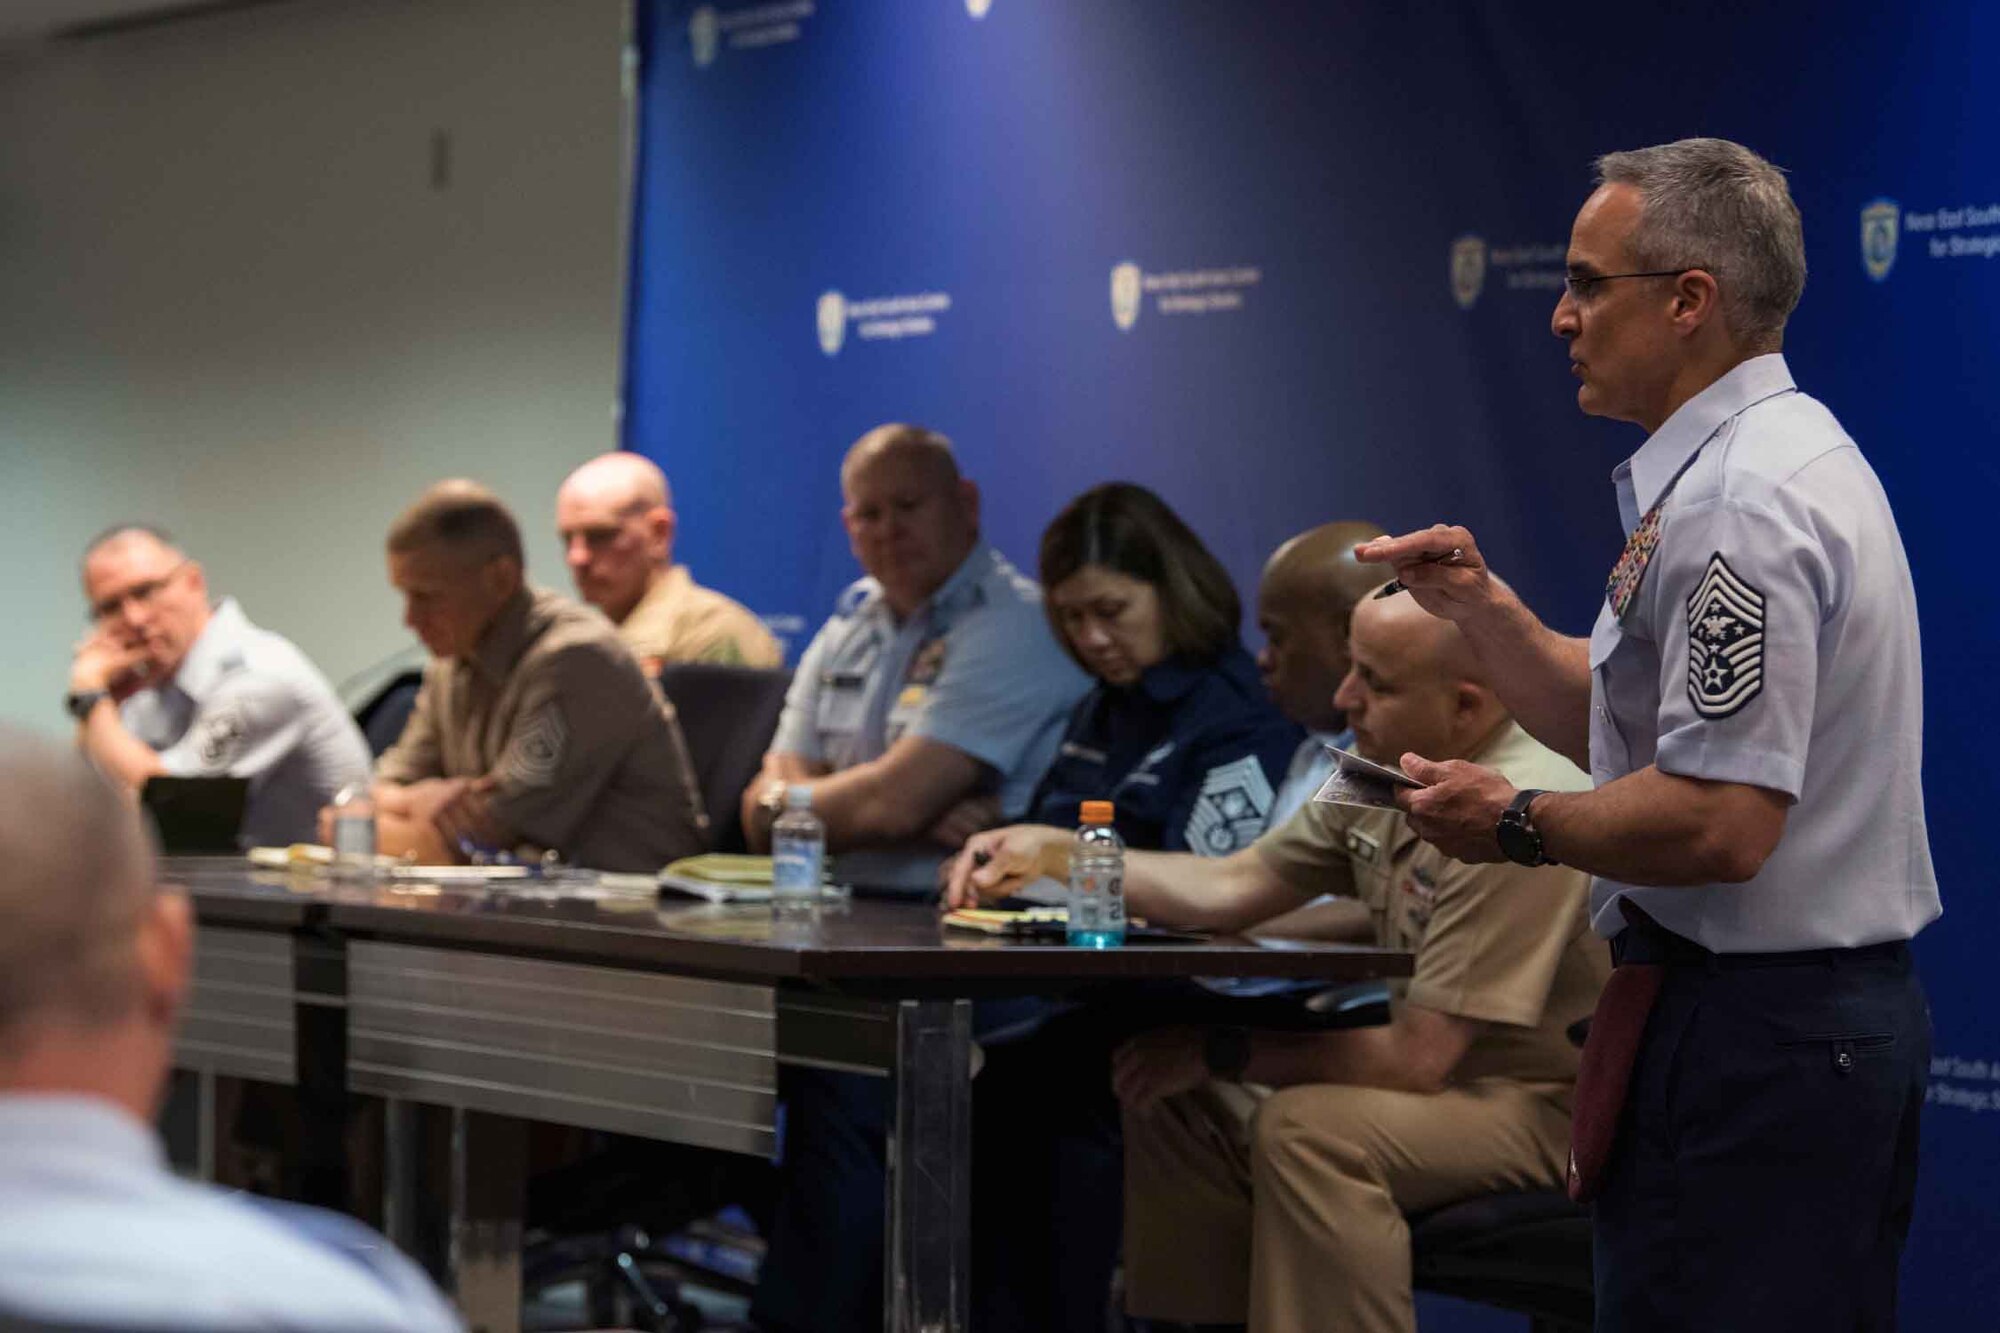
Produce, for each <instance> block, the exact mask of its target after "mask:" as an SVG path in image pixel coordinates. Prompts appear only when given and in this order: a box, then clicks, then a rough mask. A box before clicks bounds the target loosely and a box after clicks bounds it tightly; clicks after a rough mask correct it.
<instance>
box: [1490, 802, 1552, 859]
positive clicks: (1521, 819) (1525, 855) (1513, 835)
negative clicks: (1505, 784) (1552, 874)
mask: <svg viewBox="0 0 2000 1333" xmlns="http://www.w3.org/2000/svg"><path fill="white" fill-rule="evenodd" d="M1546 795H1548V793H1547V792H1545V791H1539V790H1537V789H1535V788H1533V787H1530V788H1528V789H1527V790H1526V791H1521V792H1517V793H1515V795H1514V799H1513V800H1512V801H1510V802H1508V804H1507V808H1506V809H1505V810H1503V811H1501V813H1500V822H1499V823H1498V824H1496V825H1494V827H1493V836H1494V837H1495V838H1497V839H1498V840H1499V842H1500V851H1501V853H1502V854H1503V855H1504V856H1506V858H1507V859H1508V860H1509V861H1512V862H1513V863H1514V864H1516V865H1523V866H1553V865H1561V864H1562V863H1561V862H1560V861H1558V860H1556V859H1555V858H1554V857H1553V856H1550V855H1549V854H1548V852H1546V851H1545V850H1543V848H1542V835H1541V833H1540V832H1539V831H1538V830H1537V829H1536V828H1535V825H1534V822H1533V821H1532V820H1531V819H1530V818H1529V817H1528V807H1529V806H1531V805H1533V804H1534V803H1535V798H1536V797H1537V796H1546Z"/></svg>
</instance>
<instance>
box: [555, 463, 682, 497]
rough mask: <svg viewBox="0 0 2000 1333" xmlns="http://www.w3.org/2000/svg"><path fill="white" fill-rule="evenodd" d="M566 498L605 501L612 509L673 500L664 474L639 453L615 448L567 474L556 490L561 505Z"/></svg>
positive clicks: (656, 464)
mask: <svg viewBox="0 0 2000 1333" xmlns="http://www.w3.org/2000/svg"><path fill="white" fill-rule="evenodd" d="M566 499H578V500H584V501H587V502H589V503H592V504H608V505H609V506H611V507H612V508H614V509H651V508H652V507H653V506H655V505H668V506H671V505H672V504H673V493H672V492H671V491H670V490H669V489H668V487H667V474H666V473H664V472H662V471H660V465H659V464H658V463H655V462H654V461H653V460H652V459H650V458H647V457H645V456H644V455H642V454H635V453H630V452H627V451H625V450H622V449H621V450H618V451H616V452H614V453H608V454H599V455H598V456H597V457H595V458H593V459H591V460H590V461H589V462H588V463H585V464H584V465H583V466H582V467H580V468H578V469H577V470H576V471H574V472H572V473H570V474H569V478H568V479H567V480H566V481H564V482H563V484H562V489H561V490H559V491H557V492H556V504H557V506H558V507H560V506H561V505H562V503H563V501H564V500H566Z"/></svg>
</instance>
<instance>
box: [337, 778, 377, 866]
mask: <svg viewBox="0 0 2000 1333" xmlns="http://www.w3.org/2000/svg"><path fill="white" fill-rule="evenodd" d="M333 870H334V873H335V874H336V875H346V876H352V877H356V878H360V877H365V876H368V875H372V874H374V873H375V793H374V791H373V790H372V789H371V788H370V787H369V785H368V784H367V783H365V782H355V783H350V784H349V785H348V786H345V787H342V788H341V789H340V791H339V792H338V793H337V794H335V796H334V798H333Z"/></svg>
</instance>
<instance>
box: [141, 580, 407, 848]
mask: <svg viewBox="0 0 2000 1333" xmlns="http://www.w3.org/2000/svg"><path fill="white" fill-rule="evenodd" d="M119 717H120V719H121V720H122V721H123V722H124V724H125V727H126V729H127V730H128V731H130V732H131V733H132V734H133V735H134V736H137V737H138V738H139V739H140V740H142V741H144V742H145V743H146V744H148V745H150V746H152V747H153V749H155V750H157V751H158V752H159V755H160V762H161V763H162V764H163V765H164V766H165V768H166V771H167V772H168V773H171V774H174V775H175V776H180V777H220V776H230V777H243V778H249V779H250V799H249V805H248V808H247V809H246V810H245V811H244V815H243V837H244V838H245V839H246V840H247V841H249V842H250V843H252V844H256V845H267V846H283V845H285V844H287V843H293V842H310V841H312V840H313V838H314V830H315V827H316V824H317V820H318V815H319V810H320V807H321V806H324V805H326V804H328V803H330V802H331V801H332V800H333V796H334V793H336V792H337V791H339V790H340V789H341V788H342V787H344V786H346V785H347V784H349V783H351V782H366V781H367V780H368V769H369V756H368V742H367V741H366V740H365V739H363V737H362V735H361V730H360V728H358V727H356V726H355V725H354V719H353V718H352V717H349V716H348V713H347V710H346V709H345V708H344V707H342V706H341V703H340V699H339V697H338V696H336V695H335V694H334V692H333V687H332V686H330V685H328V684H327V682H326V678H325V677H324V676H322V675H321V674H320V673H319V669H318V668H317V667H315V666H314V665H313V664H312V663H311V662H310V661H309V660H307V658H306V655H305V654H304V653H302V652H300V651H299V650H298V649H297V648H296V647H294V646H293V645H292V643H291V641H290V640H289V639H286V638H283V637H281V636H280V635H276V634H273V633H271V632H270V631H269V630H262V629H259V628H257V627H256V626H255V625H253V624H251V623H250V621H249V618H248V617H246V616H245V615H244V614H243V610H242V608H241V607H239V606H237V604H236V602H235V600H234V599H231V598H224V599H223V601H222V602H221V604H219V605H218V606H217V607H216V608H215V611H214V613H213V614H212V615H210V616H209V619H208V624H207V626H206V627H205V628H203V630H202V632H201V634H200V636H199V637H197V638H196V639H195V641H194V643H193V645H192V646H190V647H189V648H188V652H187V657H186V658H185V659H184V660H183V661H182V662H181V666H180V670H178V671H176V672H175V673H174V678H173V679H172V680H170V681H166V682H164V683H163V684H161V685H158V686H156V687H154V688H152V689H148V690H141V691H140V692H139V693H137V694H135V695H133V696H132V697H131V698H129V699H127V700H126V701H125V703H124V704H123V705H122V706H121V707H120V709H119Z"/></svg>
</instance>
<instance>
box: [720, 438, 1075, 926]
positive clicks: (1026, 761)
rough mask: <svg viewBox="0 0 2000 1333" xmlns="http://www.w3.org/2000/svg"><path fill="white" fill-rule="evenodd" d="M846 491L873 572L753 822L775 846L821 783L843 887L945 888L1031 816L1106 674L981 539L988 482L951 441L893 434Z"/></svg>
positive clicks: (791, 723)
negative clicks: (962, 853)
mask: <svg viewBox="0 0 2000 1333" xmlns="http://www.w3.org/2000/svg"><path fill="white" fill-rule="evenodd" d="M840 486H841V493H842V496H843V498H844V499H845V502H846V503H845V506H844V507H843V509H842V510H841V517H842V521H843V522H844V523H845V524H846V526H847V535H848V538H849V540H850V541H851V542H852V543H853V546H854V554H855V558H856V559H858V560H859V561H860V562H861V567H862V568H863V569H864V570H866V571H867V574H868V577H866V578H864V579H862V580H861V581H860V582H858V583H856V584H854V585H853V586H852V587H850V588H849V589H848V590H847V591H846V592H845V593H843V594H841V597H840V601H839V603H838V605H837V607H836V609H835V611H834V614H833V616H832V618H831V619H829V620H828V621H827V622H826V624H825V626H824V627H822V628H821V630H820V632H819V633H818V634H817V635H815V636H814V638H813V641H812V644H811V645H810V646H809V647H808V648H807V649H806V652H805V656H804V657H803V658H802V659H800V661H799V666H798V670H797V672H796V673H795V674H794V676H793V680H792V688H791V692H790V694H789V695H787V696H786V699H785V711H784V715H783V717H782V718H781V719H780V720H779V723H778V731H777V735H776V736H775V738H774V739H773V740H772V742H771V750H770V753H769V754H767V755H766V756H765V757H764V767H763V770H762V772H760V773H759V774H758V776H757V778H756V779H755V780H754V781H752V782H751V784H750V786H749V787H748V789H746V790H745V792H744V794H743V825H744V829H745V831H746V834H747V836H748V839H749V842H750V845H751V847H752V848H753V849H756V850H762V849H763V848H764V847H765V846H766V845H767V844H768V841H769V837H770V828H771V822H772V820H773V818H774V817H775V816H776V815H777V813H778V812H779V810H780V809H781V808H782V804H783V799H784V792H785V788H786V787H787V786H788V785H790V784H796V783H806V784H808V785H810V786H811V788H812V794H813V810H814V811H815V812H816V813H817V814H818V815H819V817H820V818H821V819H823V820H824V821H826V828H827V842H828V845H829V847H830V848H831V849H832V850H834V851H835V852H836V854H837V858H838V863H839V873H840V875H841V877H842V878H843V879H846V880H848V881H849V882H852V883H856V884H859V885H861V886H864V887H873V888H892V889H904V890H908V891H910V892H913V893H921V894H929V893H931V892H933V891H935V888H936V873H937V867H938V865H939V863H940V862H942V861H943V860H944V858H945V857H946V856H947V855H949V854H950V853H952V852H955V851H957V850H958V846H959V844H960V843H962V842H963V841H964V840H965V838H966V836H967V835H968V834H971V833H974V832H977V831H978V830H979V829H982V828H987V827H990V826H991V825H994V824H997V823H1000V822H1002V821H1003V820H1004V819H1006V818H1008V817H1011V816H1018V815H1019V814H1020V813H1021V812H1022V811H1023V810H1025V809H1026V808H1027V804H1028V798H1029V796H1030V795H1031V794H1032V793H1033V791H1034V787H1035V783H1036V782H1037V781H1038V780H1039V779H1040V777H1041V775H1042V771H1043V770H1044V769H1046V768H1047V767H1048V765H1049V760H1050V759H1051V758H1052V757H1053V756H1054V754H1055V748H1056V744H1057V742H1058V741H1059V740H1060V739H1061V735H1062V729H1063V723H1064V720H1065V719H1066V718H1067V716H1068V714H1069V711H1070V708H1071V707H1072V706H1073V705H1074V704H1075V703H1076V701H1077V700H1078V699H1079V698H1080V697H1082V695H1083V692H1084V690H1085V688H1086V687H1087V685H1088V682H1087V681H1086V680H1085V678H1084V676H1083V673H1082V672H1080V671H1078V670H1077V668H1076V666H1075V665H1074V664H1073V663H1072V662H1071V661H1070V660H1069V658H1068V657H1067V656H1066V655H1065V654H1064V653H1063V651H1062V649H1061V648H1060V647H1059V646H1058V645H1057V644H1056V641H1055V639H1054V638H1053V637H1052V636H1051V635H1050V633H1049V630H1048V625H1047V623H1046V621H1045V620H1044V618H1043V616H1042V609H1041V592H1040V590H1039V589H1038V588H1036V586H1035V584H1034V583H1033V582H1032V581H1031V580H1029V579H1026V578H1023V577H1022V576H1021V575H1020V574H1019V573H1017V572H1016V571H1015V569H1014V567H1013V566H1012V565H1011V564H1009V563H1008V562H1007V560H1006V559H1005V557H1003V556H1002V555H1001V554H1000V553H999V552H998V551H995V550H994V549H993V548H992V547H990V546H987V545H986V544H985V543H984V542H982V541H981V540H980V538H979V491H978V488H977V487H976V486H974V485H973V483H972V482H970V481H968V480H966V479H965V478H963V477H961V476H959V473H958V465H957V463H956V461H955V460H954V459H953V457H952V452H951V445H950V443H949V442H948V441H947V440H945V439H944V438H943V437H942V436H939V435H936V434H933V433H932V432H930V431H926V430H922V429H919V428H918V427H915V426H905V425H887V426H879V427H877V428H876V429H874V430H872V431H870V432H868V434H866V435H864V436H862V437H861V439H860V440H859V441H857V442H856V444H855V445H854V447H853V448H852V449H851V450H849V451H848V455H847V459H846V461H845V462H844V463H843V464H842V465H841V469H840Z"/></svg>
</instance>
